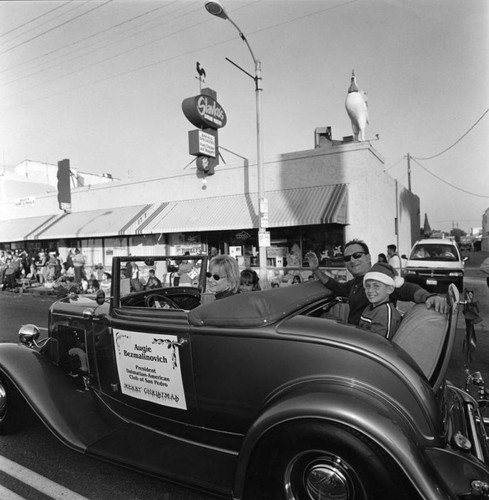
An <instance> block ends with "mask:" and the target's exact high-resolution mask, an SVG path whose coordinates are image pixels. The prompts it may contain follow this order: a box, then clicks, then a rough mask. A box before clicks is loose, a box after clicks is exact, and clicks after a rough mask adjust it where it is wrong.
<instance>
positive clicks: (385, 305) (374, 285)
mask: <svg viewBox="0 0 489 500" xmlns="http://www.w3.org/2000/svg"><path fill="white" fill-rule="evenodd" d="M403 282H404V279H403V278H401V277H399V276H398V275H397V271H396V270H395V269H394V268H393V267H392V266H390V265H389V264H385V263H383V262H377V263H376V264H374V265H373V266H372V267H371V268H370V270H369V271H368V272H367V273H366V274H365V276H364V277H363V287H364V288H365V295H366V296H367V299H368V301H369V302H370V305H369V306H367V307H366V308H365V309H364V311H363V313H362V316H361V318H360V323H359V324H358V327H359V328H362V329H364V330H369V331H371V332H374V333H378V334H380V335H383V336H384V337H386V338H388V339H391V338H392V336H393V335H394V333H395V332H396V330H397V329H398V328H399V324H400V323H401V319H402V316H401V313H400V312H399V311H398V310H397V309H396V306H395V305H394V304H393V303H392V302H390V294H391V293H392V292H393V291H394V289H395V288H398V287H400V286H401V285H402V284H403Z"/></svg>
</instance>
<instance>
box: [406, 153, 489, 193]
mask: <svg viewBox="0 0 489 500" xmlns="http://www.w3.org/2000/svg"><path fill="white" fill-rule="evenodd" d="M411 160H413V161H414V163H416V164H417V165H419V166H420V167H421V168H422V169H423V170H424V171H425V172H428V174H430V175H432V176H433V177H435V179H438V180H439V181H441V182H443V183H444V184H447V185H448V186H450V187H452V188H454V189H456V190H457V191H461V192H462V193H466V194H470V195H471V196H477V197H478V198H488V199H489V196H486V195H483V194H477V193H472V192H471V191H467V190H465V189H462V188H460V187H458V186H455V185H454V184H451V183H450V182H448V181H446V180H445V179H442V178H441V177H438V176H437V175H435V174H434V173H433V172H431V171H429V170H428V169H427V168H426V167H424V166H423V165H421V163H419V161H418V160H417V159H416V158H414V157H413V156H411Z"/></svg>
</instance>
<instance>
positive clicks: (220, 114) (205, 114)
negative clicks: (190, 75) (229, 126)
mask: <svg viewBox="0 0 489 500" xmlns="http://www.w3.org/2000/svg"><path fill="white" fill-rule="evenodd" d="M182 111H183V114H184V115H185V116H186V117H187V119H188V121H189V122H190V123H191V124H192V125H195V126H196V127H199V128H213V129H219V128H222V127H224V126H225V125H226V123H227V117H226V113H225V112H224V109H223V108H222V106H221V105H220V104H219V103H218V102H217V101H216V100H215V99H213V98H212V97H211V96H208V95H204V94H201V95H197V96H194V97H187V99H184V100H183V102H182Z"/></svg>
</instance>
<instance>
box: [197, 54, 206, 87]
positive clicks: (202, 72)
mask: <svg viewBox="0 0 489 500" xmlns="http://www.w3.org/2000/svg"><path fill="white" fill-rule="evenodd" d="M195 68H196V69H197V74H198V75H199V76H196V77H195V78H197V80H199V85H200V90H202V83H205V77H206V74H205V69H204V68H202V67H201V66H200V62H199V61H197V64H196V65H195Z"/></svg>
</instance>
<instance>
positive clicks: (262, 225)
mask: <svg viewBox="0 0 489 500" xmlns="http://www.w3.org/2000/svg"><path fill="white" fill-rule="evenodd" d="M205 8H206V10H207V12H209V13H210V14H212V15H213V16H216V17H220V18H221V19H225V20H227V21H229V22H230V23H231V24H232V25H233V26H234V27H235V28H236V29H237V30H238V33H239V36H240V37H241V39H242V40H243V42H245V43H246V46H247V47H248V50H249V51H250V54H251V57H252V59H253V63H254V64H255V76H252V75H250V74H249V73H248V72H246V71H244V70H243V71H244V72H245V73H246V74H247V75H249V76H251V78H253V80H254V82H255V95H256V164H257V168H258V252H259V253H258V258H259V266H260V279H261V280H262V283H266V281H267V255H266V251H267V247H266V245H265V237H266V227H267V222H268V202H267V200H266V199H265V196H264V170H263V130H262V112H261V93H262V90H263V88H262V86H261V84H262V80H263V79H262V75H261V62H260V61H259V60H258V59H257V58H256V57H255V54H254V53H253V50H252V48H251V47H250V44H249V43H248V40H247V39H246V36H245V35H244V33H243V32H242V31H241V29H240V28H239V26H238V25H237V24H236V23H235V22H234V21H233V20H232V19H231V18H230V17H229V15H228V13H227V12H226V10H225V9H224V6H223V5H222V4H221V3H220V2H219V1H216V0H215V1H213V2H206V4H205ZM231 62H232V61H231ZM233 64H234V63H233ZM235 66H237V65H235ZM238 67H239V66H238ZM240 69H241V68H240Z"/></svg>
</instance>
